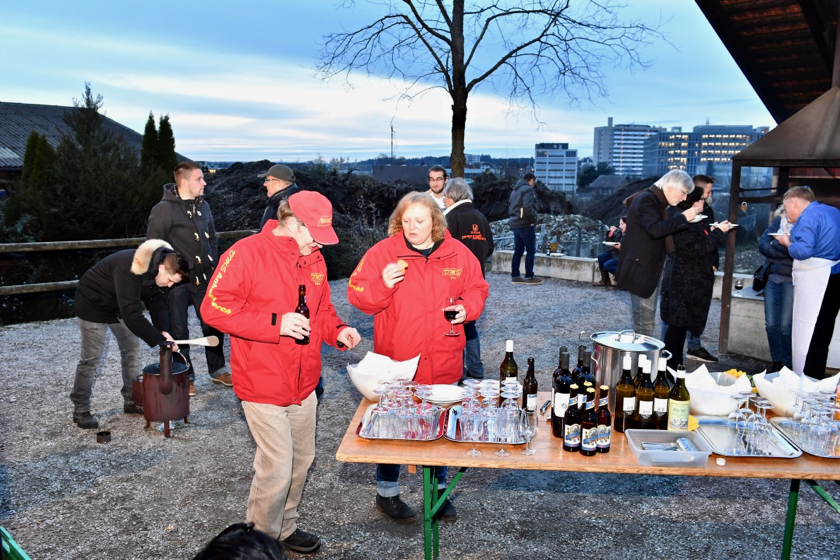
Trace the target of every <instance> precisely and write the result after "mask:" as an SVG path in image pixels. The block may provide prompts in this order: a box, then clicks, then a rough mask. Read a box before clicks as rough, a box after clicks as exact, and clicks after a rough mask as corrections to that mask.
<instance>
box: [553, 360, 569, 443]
mask: <svg viewBox="0 0 840 560" xmlns="http://www.w3.org/2000/svg"><path fill="white" fill-rule="evenodd" d="M565 348H566V347H565V346H561V347H560V354H559V357H558V358H557V367H556V368H555V369H554V372H553V373H552V374H551V383H550V385H551V409H550V410H551V418H550V419H551V420H552V426H551V429H552V432H553V431H554V423H553V420H554V384H555V383H556V382H557V377H559V376H560V362H561V360H562V358H563V352H565V351H566V350H565ZM562 421H563V419H562V418H560V422H561V423H562ZM557 437H559V438H562V437H563V435H562V434H561V435H559V436H557Z"/></svg>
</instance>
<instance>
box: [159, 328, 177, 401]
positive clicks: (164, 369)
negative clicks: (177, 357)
mask: <svg viewBox="0 0 840 560" xmlns="http://www.w3.org/2000/svg"><path fill="white" fill-rule="evenodd" d="M172 346H173V344H172V342H170V341H168V340H167V341H165V342H161V343H160V385H158V389H160V392H161V394H163V395H168V394H169V393H171V392H172Z"/></svg>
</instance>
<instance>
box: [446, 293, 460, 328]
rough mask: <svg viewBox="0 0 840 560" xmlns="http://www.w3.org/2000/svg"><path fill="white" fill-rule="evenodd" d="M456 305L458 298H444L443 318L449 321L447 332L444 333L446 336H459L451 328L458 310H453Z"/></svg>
mask: <svg viewBox="0 0 840 560" xmlns="http://www.w3.org/2000/svg"><path fill="white" fill-rule="evenodd" d="M457 304H458V298H456V297H452V296H450V297H448V298H446V307H445V308H444V309H443V316H444V317H446V320H447V321H449V332H448V333H445V334H446V336H461V333H459V332H458V331H456V330H455V329H454V328H452V321H454V320H455V317H457V316H458V310H457V309H455V306H456V305H457Z"/></svg>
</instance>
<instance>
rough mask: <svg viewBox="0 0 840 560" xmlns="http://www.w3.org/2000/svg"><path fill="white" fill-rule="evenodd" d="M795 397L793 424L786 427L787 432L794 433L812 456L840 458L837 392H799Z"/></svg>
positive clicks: (789, 423) (791, 422)
mask: <svg viewBox="0 0 840 560" xmlns="http://www.w3.org/2000/svg"><path fill="white" fill-rule="evenodd" d="M795 395H796V403H795V404H794V405H793V407H792V408H791V411H792V418H791V421H790V422H785V423H784V424H783V427H784V428H785V430H788V431H790V432H792V433H791V435H792V436H793V437H794V438H795V439H796V442H797V444H799V446H800V447H802V449H803V450H804V451H807V452H808V453H811V454H814V455H822V456H825V457H833V456H836V455H838V453H840V450H838V444H840V428H838V426H837V422H836V421H835V420H834V419H835V417H836V416H835V414H836V412H838V411H840V409H838V407H837V405H836V400H835V398H836V396H835V392H834V391H832V390H821V391H818V392H816V393H807V392H804V391H798V392H796V393H795Z"/></svg>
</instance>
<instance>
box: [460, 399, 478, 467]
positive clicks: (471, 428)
mask: <svg viewBox="0 0 840 560" xmlns="http://www.w3.org/2000/svg"><path fill="white" fill-rule="evenodd" d="M460 421H461V438H462V439H465V440H467V441H471V442H473V446H472V449H470V450H469V451H467V455H469V456H470V457H478V456H479V455H481V451H479V450H478V449H476V445H475V444H476V442H477V441H478V440H479V439H480V438H481V431H482V428H483V426H484V417H483V415H482V413H481V409H478V408H472V409H469V410H464V411H463V412H462V413H461V417H460Z"/></svg>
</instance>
